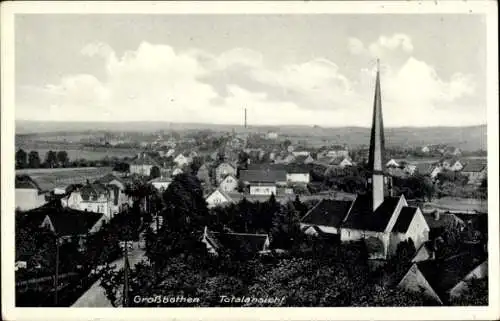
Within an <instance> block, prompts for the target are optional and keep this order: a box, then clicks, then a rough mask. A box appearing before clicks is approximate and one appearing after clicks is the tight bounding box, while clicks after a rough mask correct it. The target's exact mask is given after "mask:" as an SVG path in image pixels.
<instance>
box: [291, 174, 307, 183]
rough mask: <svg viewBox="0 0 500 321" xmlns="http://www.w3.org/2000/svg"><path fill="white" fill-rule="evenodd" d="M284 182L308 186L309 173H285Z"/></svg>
mask: <svg viewBox="0 0 500 321" xmlns="http://www.w3.org/2000/svg"><path fill="white" fill-rule="evenodd" d="M286 181H287V182H289V183H305V184H308V183H309V182H310V181H311V175H310V174H309V173H287V174H286Z"/></svg>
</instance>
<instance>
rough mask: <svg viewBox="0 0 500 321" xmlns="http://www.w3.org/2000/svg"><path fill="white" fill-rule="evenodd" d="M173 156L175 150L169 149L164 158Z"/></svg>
mask: <svg viewBox="0 0 500 321" xmlns="http://www.w3.org/2000/svg"><path fill="white" fill-rule="evenodd" d="M174 154H175V149H173V148H170V149H169V150H168V151H167V152H166V153H165V157H167V158H168V157H174Z"/></svg>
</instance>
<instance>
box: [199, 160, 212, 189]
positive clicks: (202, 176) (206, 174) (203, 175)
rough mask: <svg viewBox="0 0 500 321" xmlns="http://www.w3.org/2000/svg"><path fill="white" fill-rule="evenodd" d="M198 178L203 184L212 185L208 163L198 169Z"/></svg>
mask: <svg viewBox="0 0 500 321" xmlns="http://www.w3.org/2000/svg"><path fill="white" fill-rule="evenodd" d="M196 177H198V179H199V180H200V182H201V183H202V184H210V168H209V166H208V165H207V164H206V163H205V164H203V165H201V166H200V168H198V172H197V173H196Z"/></svg>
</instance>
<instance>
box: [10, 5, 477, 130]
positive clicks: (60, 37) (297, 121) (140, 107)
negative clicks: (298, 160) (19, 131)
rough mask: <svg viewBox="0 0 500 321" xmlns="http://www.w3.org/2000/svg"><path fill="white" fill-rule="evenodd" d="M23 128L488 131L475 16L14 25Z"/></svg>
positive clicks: (136, 19)
mask: <svg viewBox="0 0 500 321" xmlns="http://www.w3.org/2000/svg"><path fill="white" fill-rule="evenodd" d="M15 46H16V47H15V89H16V95H15V99H16V108H15V114H16V120H38V121H166V122H189V123H192V122H200V123H216V124H242V123H243V114H244V112H243V110H244V108H247V110H248V122H249V124H261V125H280V124H283V125H284V124H287V125H319V126H325V127H339V126H364V127H365V126H366V127H367V126H369V125H370V121H371V113H372V109H373V95H374V83H375V70H376V58H379V59H380V72H381V88H382V106H383V107H382V108H383V116H384V125H385V126H386V127H401V126H417V127H422V126H468V125H478V124H485V123H486V89H485V87H486V25H485V21H484V19H483V17H482V16H480V15H474V14H420V15H401V14H398V15H395V14H393V15H390V14H386V15H382V14H358V15H356V14H312V15H311V14H310V15H307V14H304V15H299V14H296V15H290V14H288V15H257V14H253V15H235V14H231V15H186V14H183V15H180V14H177V15H167V14H157V15H148V14H143V15H124V14H115V15H96V14H87V15H74V14H73V15H70V14H60V15H47V14H36V15H33V14H32V15H26V14H24V15H16V18H15Z"/></svg>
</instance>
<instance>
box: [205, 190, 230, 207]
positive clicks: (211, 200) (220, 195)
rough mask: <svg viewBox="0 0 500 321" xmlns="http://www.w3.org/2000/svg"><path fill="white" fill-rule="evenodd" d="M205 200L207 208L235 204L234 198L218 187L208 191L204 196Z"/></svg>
mask: <svg viewBox="0 0 500 321" xmlns="http://www.w3.org/2000/svg"><path fill="white" fill-rule="evenodd" d="M205 201H206V202H207V207H208V208H213V207H217V206H226V205H229V204H236V200H235V199H234V198H233V197H232V196H231V195H230V194H229V193H227V192H225V191H223V190H221V189H220V188H218V189H216V190H214V191H213V192H212V193H210V194H209V195H208V196H207V197H206V198H205Z"/></svg>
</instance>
